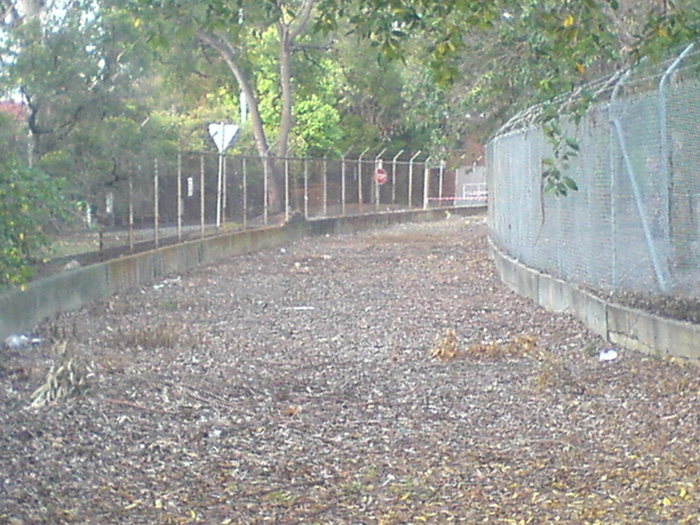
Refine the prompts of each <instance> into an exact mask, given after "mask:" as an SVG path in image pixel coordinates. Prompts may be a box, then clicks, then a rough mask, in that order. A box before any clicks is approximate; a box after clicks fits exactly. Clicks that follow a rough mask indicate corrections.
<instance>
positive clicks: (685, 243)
mask: <svg viewBox="0 0 700 525" xmlns="http://www.w3.org/2000/svg"><path fill="white" fill-rule="evenodd" d="M596 86H597V89H598V90H599V92H598V93H597V95H598V97H599V98H600V97H604V100H605V102H601V103H599V104H598V105H596V106H595V107H594V108H593V109H592V110H590V111H589V112H588V113H587V114H586V115H585V117H584V118H583V119H582V120H581V121H580V123H579V124H577V125H575V124H573V123H567V124H566V125H564V127H563V129H564V133H565V135H566V136H569V137H571V138H574V139H575V140H576V141H577V142H578V144H579V146H580V151H579V154H578V156H576V157H574V158H573V159H572V160H571V162H570V164H569V166H568V169H567V172H566V174H567V175H568V176H570V177H571V178H572V179H574V180H575V181H576V184H577V185H578V187H579V191H573V192H570V193H569V194H568V195H567V196H563V197H557V196H554V195H549V194H543V191H542V190H543V170H544V164H543V161H545V159H551V158H553V156H554V151H553V147H552V145H551V144H550V142H549V141H548V140H547V138H545V135H544V133H543V132H542V130H541V129H540V128H539V127H538V126H537V125H533V124H531V123H528V122H532V119H531V116H532V114H533V111H532V110H531V111H529V112H526V113H525V114H523V115H521V116H520V118H519V119H515V120H514V121H512V122H511V123H509V124H508V126H507V127H506V128H504V129H503V130H502V131H501V132H500V133H499V134H497V135H496V137H495V138H493V139H492V140H491V141H490V143H489V144H488V145H487V157H488V158H487V166H488V171H489V174H488V181H489V193H490V195H491V202H490V204H489V220H490V228H491V235H492V238H493V240H494V241H495V242H496V243H497V244H498V245H500V247H501V248H502V249H504V250H505V251H506V252H507V253H509V254H510V255H511V256H513V257H514V258H516V259H518V260H520V261H521V262H523V263H524V264H526V265H528V266H530V267H532V268H536V269H539V270H541V271H543V272H547V273H550V274H553V275H555V276H558V277H560V278H562V279H564V280H567V281H570V282H574V283H577V284H579V285H582V286H588V287H591V288H594V289H599V290H601V289H602V290H606V291H631V292H635V293H639V292H642V293H652V294H673V295H678V296H684V297H700V235H699V234H700V52H698V51H697V48H696V47H694V46H690V47H688V48H686V49H685V50H684V51H683V53H682V54H681V55H680V56H678V57H677V58H675V59H673V60H670V61H668V62H666V63H663V64H661V65H658V64H657V65H645V64H642V65H641V66H640V67H638V68H635V69H634V70H632V71H629V72H627V73H624V74H619V75H616V76H614V77H612V78H610V79H607V81H605V82H601V83H598V84H596ZM528 118H530V120H528Z"/></svg>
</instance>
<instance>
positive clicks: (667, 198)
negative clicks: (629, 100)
mask: <svg viewBox="0 0 700 525" xmlns="http://www.w3.org/2000/svg"><path fill="white" fill-rule="evenodd" d="M694 47H695V43H692V44H690V45H689V46H688V47H686V48H685V49H684V50H683V52H682V53H681V54H680V55H679V56H678V58H676V60H674V61H673V63H672V64H671V65H670V66H669V67H668V69H667V70H666V71H665V72H664V74H663V76H662V77H661V80H660V81H659V134H660V136H661V159H659V168H660V172H661V173H660V175H661V178H662V181H663V182H664V187H663V194H662V203H663V207H664V210H665V213H664V214H663V217H665V222H664V226H665V228H664V240H665V249H666V254H667V258H669V257H671V233H672V232H671V226H672V225H673V224H674V221H673V219H672V213H674V210H672V207H671V195H670V194H671V191H670V185H671V166H672V160H671V149H670V147H669V144H668V119H667V115H666V82H668V79H669V77H670V76H671V75H672V74H673V73H674V72H675V71H676V69H678V66H680V64H681V62H683V60H685V58H686V57H687V56H688V55H689V54H690V52H691V51H692V50H693V48H694Z"/></svg>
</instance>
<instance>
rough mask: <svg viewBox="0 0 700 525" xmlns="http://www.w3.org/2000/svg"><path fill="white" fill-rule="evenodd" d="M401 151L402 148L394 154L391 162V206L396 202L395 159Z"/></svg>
mask: <svg viewBox="0 0 700 525" xmlns="http://www.w3.org/2000/svg"><path fill="white" fill-rule="evenodd" d="M402 153H403V150H402V149H401V150H399V152H398V153H397V154H396V155H394V159H393V160H392V164H391V204H392V206H393V205H395V204H396V159H398V158H399V156H400V155H401V154H402Z"/></svg>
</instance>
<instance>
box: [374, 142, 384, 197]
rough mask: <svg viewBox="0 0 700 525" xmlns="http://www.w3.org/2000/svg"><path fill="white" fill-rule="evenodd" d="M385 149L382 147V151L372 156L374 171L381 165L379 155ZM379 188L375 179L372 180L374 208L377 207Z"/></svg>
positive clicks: (382, 153)
mask: <svg viewBox="0 0 700 525" xmlns="http://www.w3.org/2000/svg"><path fill="white" fill-rule="evenodd" d="M385 151H386V148H384V149H383V150H382V151H380V152H379V154H377V156H376V157H374V169H375V171H376V170H377V169H379V168H381V167H382V159H381V156H382V155H384V152H385ZM380 189H381V185H380V184H379V183H378V182H377V181H376V180H375V181H374V193H375V196H374V207H375V209H379V199H380V195H381V193H380Z"/></svg>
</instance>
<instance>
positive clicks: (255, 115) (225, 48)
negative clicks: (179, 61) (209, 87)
mask: <svg viewBox="0 0 700 525" xmlns="http://www.w3.org/2000/svg"><path fill="white" fill-rule="evenodd" d="M197 38H199V39H200V40H201V41H202V42H204V43H205V44H207V45H208V46H209V47H211V48H212V49H213V50H214V51H216V52H217V53H218V54H219V56H220V57H221V58H222V60H223V61H224V63H225V64H226V66H227V67H228V68H229V70H230V71H231V73H232V74H233V76H234V77H235V79H236V82H237V83H238V86H239V87H240V88H241V91H243V95H244V96H245V98H246V101H247V102H248V111H249V113H250V120H251V125H252V128H253V137H254V139H255V147H256V148H257V150H258V155H260V159H261V160H262V162H264V163H265V164H266V166H267V173H268V176H269V179H268V186H267V192H268V193H267V196H268V206H269V208H268V209H269V211H270V212H272V213H277V212H280V211H282V210H283V209H284V190H283V188H284V181H283V180H282V177H281V175H280V172H279V171H278V170H276V169H275V165H274V162H272V158H271V157H270V146H269V143H268V140H267V136H266V135H265V129H264V127H263V122H262V118H261V117H260V109H259V107H258V100H257V98H256V97H255V94H254V93H253V87H252V86H251V84H250V82H249V81H248V78H247V76H246V75H245V72H244V71H243V69H242V68H241V67H240V66H239V64H238V62H237V60H236V49H235V48H234V47H233V46H232V45H231V44H230V42H229V41H228V40H227V39H226V37H225V36H224V35H212V34H209V33H206V32H204V31H197Z"/></svg>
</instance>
